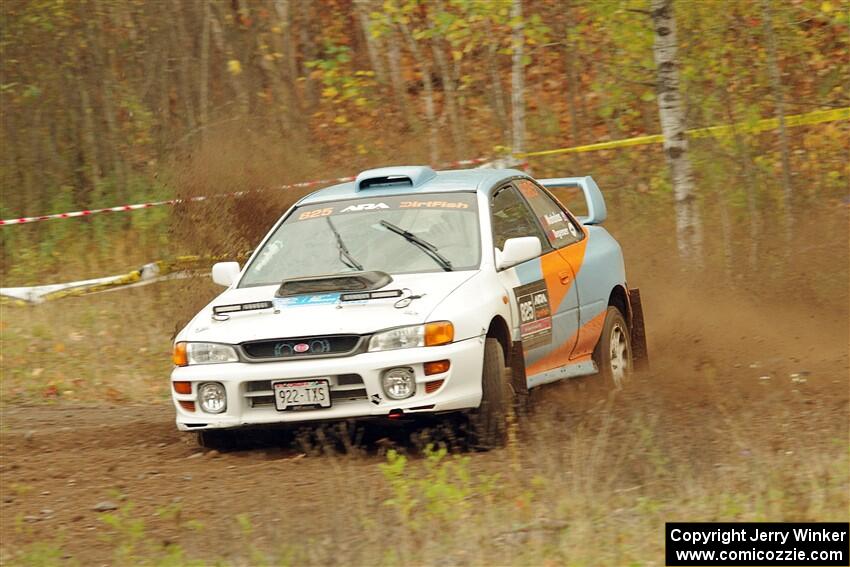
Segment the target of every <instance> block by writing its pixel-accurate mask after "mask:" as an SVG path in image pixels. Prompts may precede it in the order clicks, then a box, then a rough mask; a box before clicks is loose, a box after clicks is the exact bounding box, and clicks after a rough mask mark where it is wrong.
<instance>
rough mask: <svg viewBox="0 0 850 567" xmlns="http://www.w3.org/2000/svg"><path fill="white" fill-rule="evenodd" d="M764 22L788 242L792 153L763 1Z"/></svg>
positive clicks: (770, 17) (771, 31) (766, 4)
mask: <svg viewBox="0 0 850 567" xmlns="http://www.w3.org/2000/svg"><path fill="white" fill-rule="evenodd" d="M761 12H762V21H763V22H764V35H765V39H766V40H767V67H768V71H769V72H770V90H771V91H773V98H774V106H775V108H776V117H777V119H778V120H779V151H780V153H781V157H782V206H783V208H784V209H785V230H786V238H787V239H788V242H791V240H792V237H793V233H792V231H793V227H794V209H793V207H792V205H791V200H792V198H793V195H794V188H793V185H792V184H791V151H790V149H789V145H788V130H787V129H786V127H785V97H784V93H783V92H782V74H781V72H780V70H779V61H778V59H777V55H776V32H775V31H774V29H773V14H772V9H771V5H770V2H769V1H768V0H762V3H761Z"/></svg>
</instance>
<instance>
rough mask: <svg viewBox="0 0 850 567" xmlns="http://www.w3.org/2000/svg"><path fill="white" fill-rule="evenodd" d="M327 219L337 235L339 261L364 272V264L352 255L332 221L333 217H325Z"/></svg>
mask: <svg viewBox="0 0 850 567" xmlns="http://www.w3.org/2000/svg"><path fill="white" fill-rule="evenodd" d="M325 220H326V221H328V226H329V227H331V231H332V232H333V233H334V236H335V237H336V247H337V248H339V261H340V262H342V263H343V264H345V265H346V266H348V267H349V268H352V269H355V270H359V271H361V272H362V271H363V266H362V265H361V264H360V262H358V261H357V260H355V259H354V256H352V255H351V252H349V251H348V248H347V247H346V246H345V242H343V241H342V236H340V235H339V231H338V230H337V229H336V227H335V226H334V223H333V222H331V217H325Z"/></svg>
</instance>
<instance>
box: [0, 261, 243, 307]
mask: <svg viewBox="0 0 850 567" xmlns="http://www.w3.org/2000/svg"><path fill="white" fill-rule="evenodd" d="M249 254H250V253H249V252H240V253H238V254H236V255H235V256H233V255H215V256H213V255H204V256H199V255H185V256H177V257H176V258H174V259H173V260H158V261H156V262H153V263H152V264H153V265H155V266H156V271H155V274H156V277H160V276H164V275H167V274H172V273H175V272H186V271H192V270H196V271H200V270H207V269H209V262H210V261H213V262H219V261H222V260H245V259H246V258H247V257H248V256H249ZM149 265H150V264H149ZM139 281H142V271H141V270H133V271H131V272H128V273H126V274H119V275H117V276H115V279H113V280H111V281H108V282H103V283H96V284H90V285H87V286H80V287H74V288H70V289H61V290H57V291H54V292H52V293H47V294H45V295H43V296H41V297H40V298H39V303H40V302H44V301H53V300H54V299H62V298H65V297H77V296H80V295H87V294H89V293H97V292H99V291H104V290H107V289H109V288H113V287H121V286H125V285H130V284H134V283H137V282H139ZM0 305H16V306H23V305H32V303H31V302H29V301H25V300H23V299H18V298H14V297H10V296H5V295H0Z"/></svg>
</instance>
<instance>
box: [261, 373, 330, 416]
mask: <svg viewBox="0 0 850 567" xmlns="http://www.w3.org/2000/svg"><path fill="white" fill-rule="evenodd" d="M272 389H273V390H274V405H275V407H276V408H277V409H278V410H281V411H282V410H286V409H292V408H297V407H309V406H314V407H315V406H318V407H322V408H329V407H331V390H330V387H329V386H328V381H327V380H300V381H297V382H275V383H274V384H272Z"/></svg>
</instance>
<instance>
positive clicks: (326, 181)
mask: <svg viewBox="0 0 850 567" xmlns="http://www.w3.org/2000/svg"><path fill="white" fill-rule="evenodd" d="M489 160H490V158H486V157H482V158H474V159H462V160H458V161H453V162H449V163H445V164H442V165H441V166H440V167H441V168H451V167H462V166H465V165H477V164H481V163H485V162H487V161H489ZM354 179H355V177H354V176H347V177H336V178H332V179H317V180H314V181H301V182H299V183H291V184H289V185H279V186H277V187H266V188H263V189H255V190H252V191H235V192H233V193H222V194H220V195H211V196H199V197H189V198H187V199H168V200H165V201H151V202H149V203H137V204H135V205H119V206H117V207H106V208H103V209H86V210H83V211H71V212H67V213H54V214H50V215H40V216H36V217H19V218H13V219H4V220H0V226H9V225H17V224H28V223H31V222H38V221H48V220H54V219H71V218H77V217H87V216H91V215H97V214H100V213H121V212H124V211H137V210H139V209H149V208H151V207H161V206H163V205H179V204H182V203H195V202H198V201H206V200H208V199H215V198H223V197H241V196H243V195H248V194H250V193H261V192H263V191H269V190H271V189H278V190H280V189H309V188H311V187H316V186H319V185H329V184H332V183H345V182H347V181H354Z"/></svg>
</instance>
